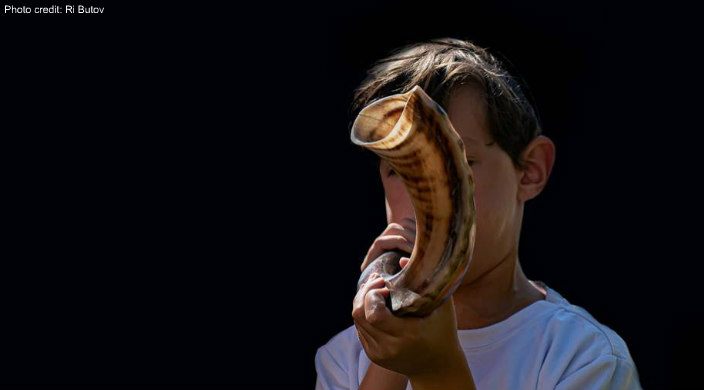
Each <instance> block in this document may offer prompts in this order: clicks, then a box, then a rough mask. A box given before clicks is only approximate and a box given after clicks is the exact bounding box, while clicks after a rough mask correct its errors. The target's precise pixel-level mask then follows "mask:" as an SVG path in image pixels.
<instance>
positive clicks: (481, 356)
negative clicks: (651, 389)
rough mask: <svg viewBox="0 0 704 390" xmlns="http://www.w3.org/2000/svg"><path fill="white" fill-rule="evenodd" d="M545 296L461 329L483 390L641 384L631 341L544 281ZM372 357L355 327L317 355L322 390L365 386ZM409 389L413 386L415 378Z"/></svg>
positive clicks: (318, 385) (318, 389)
mask: <svg viewBox="0 0 704 390" xmlns="http://www.w3.org/2000/svg"><path fill="white" fill-rule="evenodd" d="M534 283H537V284H539V285H540V286H541V287H543V289H545V291H546V292H547V296H546V298H545V300H541V301H537V302H534V303H532V304H531V305H529V306H527V307H525V308H523V309H522V310H520V311H518V312H516V313H514V314H513V315H512V316H511V317H509V318H507V319H506V320H504V321H501V322H499V323H496V324H493V325H490V326H487V327H484V328H480V329H460V330H458V332H457V333H458V335H459V339H460V343H461V344H462V349H463V350H464V353H465V355H466V356H467V362H468V363H469V368H470V370H471V371H472V377H473V378H474V381H475V384H476V387H477V389H580V390H589V389H640V388H641V386H640V381H639V378H638V371H637V369H636V366H635V364H634V363H633V359H632V358H631V355H630V353H629V352H628V348H627V347H626V343H625V342H624V341H623V339H621V337H619V336H618V335H617V334H616V332H614V331H613V330H611V329H609V328H608V327H607V326H605V325H602V324H600V323H599V322H598V321H597V320H595V319H594V317H592V316H591V315H589V313H587V311H586V310H584V309H582V308H581V307H578V306H575V305H572V304H570V303H569V302H568V301H567V300H566V299H565V298H563V297H562V296H561V295H560V294H558V293H557V292H556V291H554V290H552V289H551V288H549V287H548V286H546V285H545V284H544V283H542V282H534ZM369 364H370V361H369V358H367V355H366V353H365V352H364V348H362V344H361V343H360V342H359V338H358V336H357V331H356V329H355V327H354V326H351V327H349V328H347V329H345V330H344V331H342V332H340V333H338V334H337V335H336V336H334V337H333V338H332V339H331V340H330V341H329V342H328V343H327V344H325V345H324V346H322V347H320V348H319V349H318V352H317V354H316V356H315V368H316V370H317V373H318V378H317V382H316V386H315V388H316V390H323V389H325V390H328V389H330V390H333V389H335V390H337V389H357V388H358V387H359V385H360V383H361V382H362V379H363V378H364V374H365V373H366V372H367V368H368V367H369ZM407 389H411V385H410V382H409V384H408V387H407Z"/></svg>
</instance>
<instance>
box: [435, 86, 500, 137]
mask: <svg viewBox="0 0 704 390" xmlns="http://www.w3.org/2000/svg"><path fill="white" fill-rule="evenodd" d="M446 108H447V115H448V117H450V122H452V126H453V127H454V128H455V130H457V133H459V135H460V137H462V140H463V141H464V142H465V144H466V145H468V146H470V145H472V144H473V143H474V144H481V145H486V144H488V143H490V142H492V141H493V140H492V139H491V136H490V134H489V128H488V126H487V122H486V102H485V101H484V99H483V98H482V96H481V94H480V92H479V91H478V90H477V89H476V88H474V87H471V86H462V87H459V88H457V89H455V90H453V91H452V94H451V95H450V98H449V99H448V102H447V107H446Z"/></svg>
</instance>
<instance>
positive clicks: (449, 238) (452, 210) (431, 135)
mask: <svg viewBox="0 0 704 390" xmlns="http://www.w3.org/2000/svg"><path fill="white" fill-rule="evenodd" d="M351 138H352V142H353V143H355V144H357V145H360V146H362V147H364V148H367V149H369V150H371V151H372V152H374V153H376V154H377V155H378V156H379V157H380V158H381V159H383V160H385V161H386V162H388V163H389V165H390V166H391V167H392V168H393V169H394V171H396V173H397V174H398V175H399V176H400V177H401V178H402V179H403V182H404V184H405V186H406V188H407V189H408V193H409V195H410V197H411V200H412V202H413V207H414V209H415V214H416V227H417V229H416V240H415V244H414V247H413V253H412V254H411V256H410V259H411V260H410V262H409V263H408V265H407V266H406V267H405V268H404V269H403V270H400V267H398V260H399V258H400V255H401V254H400V253H399V252H388V253H385V254H384V255H381V256H380V257H379V258H377V259H376V260H374V261H373V262H372V263H371V264H370V265H369V266H368V267H367V268H366V269H365V270H364V272H363V273H362V276H361V277H360V281H359V284H361V283H363V282H364V281H366V279H367V278H368V277H369V275H370V274H371V273H372V272H378V273H379V274H381V275H382V277H383V278H384V280H385V283H386V286H387V287H388V288H389V290H390V294H389V297H390V298H389V304H390V306H391V310H392V312H393V313H394V314H396V315H399V316H403V315H413V316H425V315H428V314H430V313H431V312H432V311H433V310H434V309H435V308H437V307H438V306H440V305H441V304H442V303H443V302H445V301H446V300H447V299H448V298H449V297H450V296H451V295H452V294H453V293H454V291H455V290H456V289H457V287H458V286H459V284H460V282H461V281H462V278H463V277H464V275H465V273H466V272H467V269H468V267H469V264H470V261H471V257H472V249H473V247H474V235H475V210H474V181H473V176H472V170H471V169H470V167H469V164H468V163H467V158H466V157H465V151H464V144H463V143H462V140H461V138H460V136H459V135H458V134H457V132H456V131H455V129H454V128H453V127H452V124H451V123H450V120H449V118H448V117H447V114H446V113H445V111H444V110H443V109H442V108H441V107H440V105H438V104H437V103H435V102H434V101H433V100H432V99H431V98H430V97H429V96H428V95H427V94H426V93H425V92H424V91H423V89H422V88H420V87H419V86H415V87H414V88H413V89H412V90H411V91H409V92H407V93H404V94H398V95H393V96H389V97H386V98H383V99H381V100H378V101H376V102H373V103H372V104H370V105H369V106H367V107H365V108H364V109H363V110H362V111H361V112H360V113H359V115H358V116H357V118H356V119H355V122H354V124H353V125H352V135H351ZM399 270H400V271H399ZM359 284H358V285H359Z"/></svg>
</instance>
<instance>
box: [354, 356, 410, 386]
mask: <svg viewBox="0 0 704 390" xmlns="http://www.w3.org/2000/svg"><path fill="white" fill-rule="evenodd" d="M407 385H408V378H406V377H405V376H404V375H403V374H399V373H397V372H395V371H391V370H387V369H385V368H384V367H381V366H379V365H377V364H376V363H374V362H372V364H370V365H369V369H367V373H366V375H364V379H363V380H362V383H361V384H360V385H359V390H380V389H384V390H405V389H406V386H407Z"/></svg>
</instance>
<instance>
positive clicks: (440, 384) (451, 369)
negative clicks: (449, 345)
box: [409, 347, 475, 390]
mask: <svg viewBox="0 0 704 390" xmlns="http://www.w3.org/2000/svg"><path fill="white" fill-rule="evenodd" d="M409 379H410V381H411V386H412V387H413V389H414V390H424V389H474V388H475V387H474V380H473V378H472V373H471V371H470V370H469V365H468V364H467V358H466V357H465V355H464V352H463V351H462V349H461V348H459V347H458V348H457V350H456V351H453V353H450V354H447V355H445V356H443V357H442V358H440V359H438V360H437V364H434V365H433V366H432V367H429V369H428V370H424V371H422V372H418V373H414V374H413V375H409Z"/></svg>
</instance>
